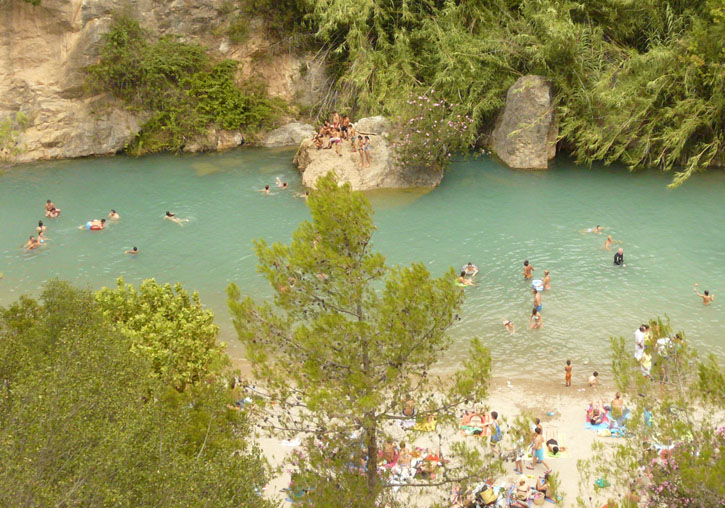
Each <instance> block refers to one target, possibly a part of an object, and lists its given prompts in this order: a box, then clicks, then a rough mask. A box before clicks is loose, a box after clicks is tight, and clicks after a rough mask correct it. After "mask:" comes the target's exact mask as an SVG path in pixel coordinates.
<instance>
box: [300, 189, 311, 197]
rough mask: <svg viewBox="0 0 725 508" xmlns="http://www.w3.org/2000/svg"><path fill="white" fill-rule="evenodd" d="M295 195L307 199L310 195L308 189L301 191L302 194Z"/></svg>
mask: <svg viewBox="0 0 725 508" xmlns="http://www.w3.org/2000/svg"><path fill="white" fill-rule="evenodd" d="M297 197H298V198H301V199H307V198H309V197H310V191H308V190H307V191H305V192H303V193H302V194H297Z"/></svg>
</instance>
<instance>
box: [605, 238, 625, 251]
mask: <svg viewBox="0 0 725 508" xmlns="http://www.w3.org/2000/svg"><path fill="white" fill-rule="evenodd" d="M613 243H618V244H621V243H622V241H621V240H612V235H607V239H606V241H605V242H604V247H602V249H606V250H609V249H610V247H611V246H612V244H613Z"/></svg>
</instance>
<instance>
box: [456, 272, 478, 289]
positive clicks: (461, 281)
mask: <svg viewBox="0 0 725 508" xmlns="http://www.w3.org/2000/svg"><path fill="white" fill-rule="evenodd" d="M458 284H460V285H461V286H475V284H474V283H473V281H472V280H471V279H469V278H467V277H466V271H465V270H463V271H461V276H460V277H458Z"/></svg>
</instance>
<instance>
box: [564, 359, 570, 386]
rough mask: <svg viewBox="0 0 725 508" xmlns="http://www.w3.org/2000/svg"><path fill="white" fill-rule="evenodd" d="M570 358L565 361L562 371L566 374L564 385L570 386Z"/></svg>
mask: <svg viewBox="0 0 725 508" xmlns="http://www.w3.org/2000/svg"><path fill="white" fill-rule="evenodd" d="M571 369H572V366H571V360H567V361H566V367H564V372H566V375H565V376H564V386H571Z"/></svg>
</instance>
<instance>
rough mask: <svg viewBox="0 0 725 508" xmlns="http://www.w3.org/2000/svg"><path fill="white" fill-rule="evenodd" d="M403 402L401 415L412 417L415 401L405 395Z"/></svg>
mask: <svg viewBox="0 0 725 508" xmlns="http://www.w3.org/2000/svg"><path fill="white" fill-rule="evenodd" d="M405 399H406V400H405V403H404V404H403V416H405V417H406V418H413V417H414V416H415V401H414V400H413V399H412V398H410V396H407V397H406V398H405Z"/></svg>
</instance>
